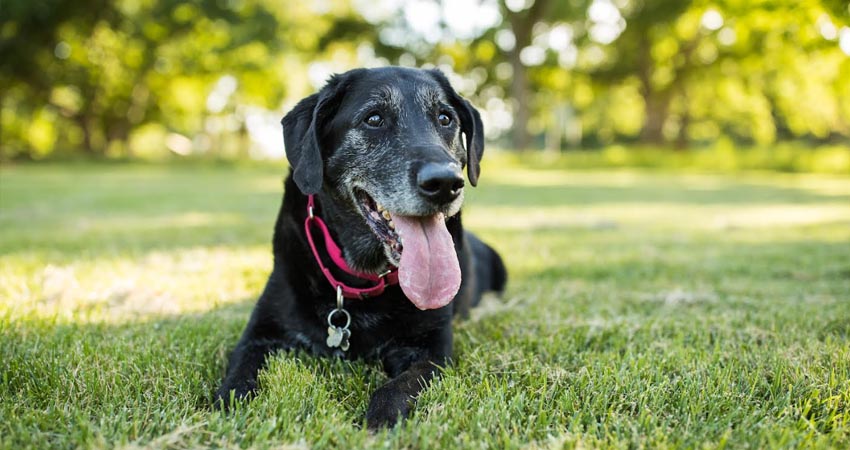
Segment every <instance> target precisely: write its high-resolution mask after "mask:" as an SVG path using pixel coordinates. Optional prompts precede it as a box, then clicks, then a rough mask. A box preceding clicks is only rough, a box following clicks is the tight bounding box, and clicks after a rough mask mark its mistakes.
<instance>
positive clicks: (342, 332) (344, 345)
mask: <svg viewBox="0 0 850 450" xmlns="http://www.w3.org/2000/svg"><path fill="white" fill-rule="evenodd" d="M350 337H351V330H349V329H348V328H340V327H335V326H333V325H331V326H329V327H328V339H327V340H326V341H325V343H326V344H327V345H328V347H331V348H336V347H339V349H340V350H342V351H346V350H348V338H350Z"/></svg>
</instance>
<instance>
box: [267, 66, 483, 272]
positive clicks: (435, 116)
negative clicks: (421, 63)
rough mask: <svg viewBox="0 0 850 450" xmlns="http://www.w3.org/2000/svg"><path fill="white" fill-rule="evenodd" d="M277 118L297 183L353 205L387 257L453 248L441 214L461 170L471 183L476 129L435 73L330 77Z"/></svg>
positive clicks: (456, 194) (452, 210)
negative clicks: (316, 91) (464, 169)
mask: <svg viewBox="0 0 850 450" xmlns="http://www.w3.org/2000/svg"><path fill="white" fill-rule="evenodd" d="M282 124H283V136H284V141H285V144H286V155H287V158H288V160H289V163H290V166H291V168H292V176H293V178H294V180H295V183H296V185H297V186H298V188H299V189H300V190H301V191H302V192H303V193H304V194H315V193H318V192H319V191H324V192H325V193H328V194H330V195H332V196H333V197H334V198H335V199H336V200H337V201H338V202H339V203H341V204H344V205H347V207H348V208H350V209H351V210H352V211H356V212H357V213H358V214H359V216H360V217H361V218H362V220H363V221H364V222H365V223H366V224H367V225H368V226H369V228H370V229H371V230H372V232H373V234H374V236H375V239H377V240H378V241H379V242H380V243H382V244H383V249H384V254H385V255H386V257H387V260H388V261H389V262H390V263H391V264H393V265H396V266H399V267H400V268H401V266H403V265H404V263H405V261H404V260H405V259H407V260H411V259H414V258H415V259H416V260H417V261H420V260H421V259H422V258H432V259H433V258H437V259H439V258H441V257H442V256H441V255H443V253H446V252H451V254H452V255H454V249H453V247H452V246H451V245H450V244H451V238H448V242H445V241H446V237H447V236H448V232H447V231H445V230H446V227H445V220H446V218H448V217H451V216H453V215H455V214H457V212H458V211H460V207H461V205H462V203H463V197H464V185H465V183H464V179H463V172H462V170H463V168H464V167H466V170H467V174H468V177H469V183H470V184H471V185H473V186H475V185H476V184H477V181H478V175H479V172H480V165H479V163H480V160H481V156H482V154H483V151H484V133H483V126H482V123H481V117H480V115H479V113H478V111H477V110H476V109H475V108H474V107H472V105H470V103H469V102H467V101H466V100H464V99H463V98H461V97H460V96H459V95H458V94H457V92H455V90H454V89H453V88H452V87H451V85H450V84H449V82H448V80H447V79H446V77H445V75H443V74H442V73H441V72H440V71H437V70H430V71H426V70H418V69H408V68H400V67H387V68H380V69H357V70H352V71H349V72H346V73H343V74H340V75H335V76H334V77H332V78H331V79H330V80H329V81H328V83H327V85H326V86H325V87H324V88H323V89H322V90H321V91H319V92H318V93H316V94H314V95H311V96H310V97H307V98H305V99H304V100H302V101H301V102H300V103H298V104H297V105H296V106H295V108H294V109H293V110H292V111H290V112H289V113H288V114H287V115H286V117H284V118H283V121H282ZM453 258H454V260H455V264H457V261H456V259H457V258H456V257H454V256H453ZM421 269H422V267H418V270H420V271H421ZM438 272H439V271H436V272H435V273H434V274H432V275H436V276H437V277H438V278H439V277H440V276H443V275H445V273H443V272H439V273H438ZM403 286H404V284H403Z"/></svg>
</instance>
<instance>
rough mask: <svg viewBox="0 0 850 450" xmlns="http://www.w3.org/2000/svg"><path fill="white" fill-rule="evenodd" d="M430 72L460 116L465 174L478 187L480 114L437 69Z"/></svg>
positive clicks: (481, 136) (481, 151) (481, 145)
mask: <svg viewBox="0 0 850 450" xmlns="http://www.w3.org/2000/svg"><path fill="white" fill-rule="evenodd" d="M430 72H431V75H432V76H433V77H434V78H435V79H436V80H437V82H438V83H439V84H440V86H441V87H442V88H443V91H445V93H446V95H447V96H448V97H449V102H450V103H451V105H452V107H453V108H454V109H455V111H456V112H457V113H458V115H459V116H460V131H462V132H463V134H464V135H466V172H467V175H468V176H469V182H470V183H471V184H472V185H473V186H476V185H478V175H479V174H480V173H481V157H482V156H484V124H483V123H481V114H479V113H478V110H477V109H475V107H474V106H472V104H471V103H469V102H468V101H466V100H465V99H464V98H463V97H461V96H460V95H458V93H457V92H455V90H454V88H452V85H451V84H450V83H449V80H448V79H447V78H446V76H445V75H444V74H443V72H441V71H439V70H437V69H434V70H431V71H430Z"/></svg>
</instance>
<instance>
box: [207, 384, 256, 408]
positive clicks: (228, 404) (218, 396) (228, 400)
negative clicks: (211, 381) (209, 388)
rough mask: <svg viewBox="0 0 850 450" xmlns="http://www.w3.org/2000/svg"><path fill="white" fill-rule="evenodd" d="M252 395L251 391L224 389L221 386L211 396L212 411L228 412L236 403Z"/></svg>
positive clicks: (246, 389) (236, 388)
mask: <svg viewBox="0 0 850 450" xmlns="http://www.w3.org/2000/svg"><path fill="white" fill-rule="evenodd" d="M252 393H253V390H252V389H248V388H244V387H243V388H239V387H235V388H225V387H224V386H222V387H221V388H220V389H219V390H218V391H217V392H216V393H215V395H214V396H213V409H217V410H219V411H224V412H227V411H230V410H231V409H232V408H233V407H234V406H235V405H236V403H238V402H239V401H241V400H243V399H245V398H248V397H250V396H251V394H252Z"/></svg>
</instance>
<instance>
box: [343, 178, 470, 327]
mask: <svg viewBox="0 0 850 450" xmlns="http://www.w3.org/2000/svg"><path fill="white" fill-rule="evenodd" d="M354 197H355V199H356V203H357V205H358V207H359V208H360V211H361V213H362V214H363V217H364V219H365V221H366V223H367V224H368V225H369V228H371V229H372V233H373V234H374V235H375V236H376V237H377V238H378V240H379V241H380V242H381V243H382V244H383V246H384V254H385V255H386V256H387V260H388V261H389V263H390V264H392V265H393V266H396V267H398V281H399V285H400V286H401V289H402V291H403V292H404V294H405V296H406V297H407V298H408V299H410V301H411V302H413V304H414V305H416V307H417V308H419V309H422V310H425V309H435V308H441V307H443V306H446V305H447V304H448V303H449V302H451V301H452V299H453V298H454V296H455V295H456V294H457V292H458V291H459V290H460V281H461V273H460V263H459V262H458V258H457V253H456V251H455V247H454V240H453V239H452V236H451V233H449V230H448V228H447V227H446V216H445V214H443V213H442V212H438V213H436V214H432V215H427V216H410V215H404V214H399V213H395V212H392V211H390V210H388V209H387V208H386V207H384V206H383V205H381V204H380V203H378V202H377V201H376V200H375V199H374V197H372V196H371V195H369V194H368V193H367V192H366V191H364V190H362V189H355V191H354Z"/></svg>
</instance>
